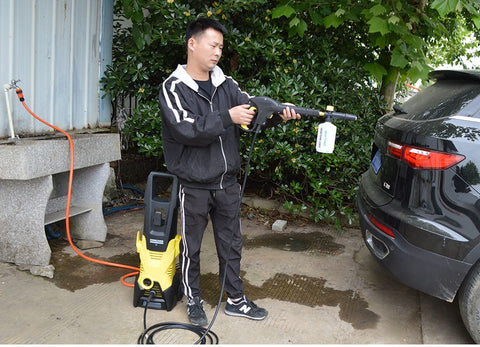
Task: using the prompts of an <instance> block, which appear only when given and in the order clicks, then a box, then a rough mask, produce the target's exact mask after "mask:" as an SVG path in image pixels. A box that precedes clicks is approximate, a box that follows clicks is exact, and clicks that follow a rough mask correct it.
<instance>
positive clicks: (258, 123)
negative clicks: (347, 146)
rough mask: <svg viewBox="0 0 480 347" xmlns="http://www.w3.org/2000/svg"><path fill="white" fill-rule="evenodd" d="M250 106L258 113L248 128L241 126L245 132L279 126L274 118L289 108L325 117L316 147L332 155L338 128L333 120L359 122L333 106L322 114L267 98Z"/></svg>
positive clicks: (255, 98)
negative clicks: (335, 109) (334, 109)
mask: <svg viewBox="0 0 480 347" xmlns="http://www.w3.org/2000/svg"><path fill="white" fill-rule="evenodd" d="M250 105H251V107H250V109H251V110H254V111H256V113H255V116H254V118H253V120H252V122H251V123H250V124H249V125H248V126H247V125H242V126H241V128H242V129H243V130H245V131H259V130H260V129H261V128H264V127H269V126H274V125H276V124H278V123H279V120H278V119H280V118H279V117H277V118H278V119H277V121H275V120H274V116H275V115H278V114H280V113H282V112H283V110H284V109H285V108H286V107H287V106H288V107H290V108H291V109H294V110H295V112H296V113H298V114H300V115H301V116H304V117H324V119H325V122H323V123H321V124H320V125H319V126H318V133H317V143H316V147H315V148H316V150H317V152H321V153H332V152H333V148H334V146H335V136H336V133H337V127H336V126H335V125H334V124H332V119H340V120H349V121H353V120H357V116H355V115H353V114H348V113H340V112H334V111H333V106H327V110H326V111H325V112H322V111H318V110H316V109H313V108H305V107H297V106H290V105H286V104H282V103H280V102H278V101H276V100H273V99H271V98H268V97H266V96H257V97H254V98H252V99H250Z"/></svg>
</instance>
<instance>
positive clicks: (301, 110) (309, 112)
mask: <svg viewBox="0 0 480 347" xmlns="http://www.w3.org/2000/svg"><path fill="white" fill-rule="evenodd" d="M287 106H288V107H290V108H291V109H293V110H295V112H296V113H298V114H299V115H301V116H304V117H309V116H312V117H318V116H320V115H321V112H320V111H318V110H315V109H313V108H306V107H297V106H290V105H285V106H284V107H283V108H282V112H283V110H284V109H285V108H287ZM280 113H281V112H280Z"/></svg>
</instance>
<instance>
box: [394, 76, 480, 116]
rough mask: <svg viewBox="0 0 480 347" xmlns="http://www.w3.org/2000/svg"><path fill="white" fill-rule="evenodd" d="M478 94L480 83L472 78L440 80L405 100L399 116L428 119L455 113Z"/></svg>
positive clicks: (479, 92)
mask: <svg viewBox="0 0 480 347" xmlns="http://www.w3.org/2000/svg"><path fill="white" fill-rule="evenodd" d="M479 95H480V83H479V82H476V81H474V80H440V81H438V82H437V83H435V84H434V85H432V86H430V87H428V88H425V89H424V90H423V91H421V92H419V93H417V94H416V95H415V96H413V97H412V98H410V99H409V100H407V101H406V102H405V103H404V104H403V105H401V108H402V109H403V111H405V112H406V113H405V114H397V116H399V117H404V118H408V119H411V120H418V121H420V120H430V119H438V118H442V117H449V116H453V115H455V114H457V113H458V112H459V111H460V110H461V109H463V108H464V107H465V106H466V105H467V104H469V103H470V102H471V101H472V100H473V99H474V98H476V97H477V96H479Z"/></svg>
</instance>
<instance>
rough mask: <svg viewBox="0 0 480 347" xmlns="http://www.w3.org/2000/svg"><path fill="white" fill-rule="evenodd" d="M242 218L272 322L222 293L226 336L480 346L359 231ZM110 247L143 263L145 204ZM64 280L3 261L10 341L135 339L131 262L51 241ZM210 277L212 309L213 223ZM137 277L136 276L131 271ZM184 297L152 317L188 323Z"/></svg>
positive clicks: (1, 306)
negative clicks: (250, 315) (388, 265)
mask: <svg viewBox="0 0 480 347" xmlns="http://www.w3.org/2000/svg"><path fill="white" fill-rule="evenodd" d="M248 216H249V217H250V218H246V217H244V218H243V219H242V229H243V234H244V251H243V259H242V278H243V279H244V283H245V292H246V294H247V295H248V296H249V298H250V299H252V300H254V301H255V303H256V304H258V305H259V306H261V307H264V308H266V309H267V310H268V311H269V316H268V317H267V318H266V319H265V320H263V321H251V320H247V319H245V318H238V317H230V316H227V315H225V314H224V313H223V308H224V305H225V303H224V302H223V303H222V305H221V308H220V311H219V312H218V315H217V317H216V321H215V323H214V325H213V327H212V330H213V331H214V332H215V334H217V335H218V337H219V340H220V343H222V344H253V343H256V344H391V343H392V344H436V343H441V344H462V343H472V340H471V339H470V337H469V335H468V333H467V332H466V330H465V328H464V327H463V324H462V321H461V318H460V315H459V312H458V308H457V306H456V303H453V304H450V303H447V302H443V301H441V300H438V299H435V298H432V297H429V296H427V295H424V294H421V293H420V292H418V291H415V290H413V289H411V288H408V287H406V286H403V285H402V284H400V283H398V282H397V281H396V280H394V279H393V278H392V277H391V276H390V275H389V274H388V273H387V272H386V271H385V270H384V269H383V268H382V267H381V266H380V265H379V264H378V263H377V262H376V261H375V259H374V258H373V257H372V256H371V255H370V253H369V252H368V250H367V248H366V246H365V245H364V243H363V241H362V239H361V236H360V231H359V230H358V229H356V228H350V229H346V230H344V232H343V233H339V232H338V231H337V230H336V229H335V228H333V227H330V226H326V225H323V224H310V223H307V222H305V221H302V220H291V221H289V223H288V226H287V229H286V230H285V232H283V233H274V232H272V231H271V223H269V222H268V221H266V219H265V218H261V215H260V214H259V213H255V211H254V212H250V213H249V214H248ZM106 222H107V225H108V236H107V240H106V242H105V244H104V245H103V247H100V248H93V249H89V250H86V251H85V254H86V255H88V256H90V257H96V258H100V259H102V260H108V261H111V262H119V263H122V264H127V265H132V266H138V264H139V260H138V255H137V253H136V248H135V238H136V233H137V231H138V230H141V228H142V226H143V210H138V211H131V212H120V213H115V214H112V215H109V216H106ZM50 245H51V248H52V259H51V263H52V264H53V265H54V266H55V269H56V270H55V276H54V278H53V279H48V278H43V277H36V276H33V275H31V274H30V273H29V272H25V271H20V270H19V269H18V268H17V267H16V266H15V265H12V264H6V263H0V312H1V314H0V343H1V344H9V343H15V344H26V343H37V344H67V343H68V344H92V343H95V344H110V343H114V344H134V343H136V341H137V338H138V336H139V335H140V334H141V332H142V331H143V314H144V310H143V309H142V308H139V307H137V308H136V307H134V306H133V289H132V288H129V287H126V286H123V285H122V284H121V283H120V277H121V276H122V275H124V274H126V273H128V272H129V271H128V270H123V269H116V268H111V267H107V266H103V265H98V264H94V263H90V262H88V261H86V260H84V259H83V258H80V257H79V256H78V255H76V254H75V253H74V252H73V251H72V249H71V248H70V246H69V245H68V242H66V241H65V240H63V239H56V240H51V241H50ZM201 261H202V275H201V279H200V282H201V286H202V289H203V295H202V296H203V299H204V300H205V304H204V306H205V309H206V312H207V316H208V318H209V319H211V318H212V317H213V315H214V313H215V309H216V303H217V301H218V296H219V291H220V285H219V280H218V275H217V271H218V263H217V257H216V254H215V246H214V241H213V233H212V230H211V226H210V225H209V226H208V228H207V232H206V234H205V237H204V241H203V247H202V254H201ZM127 281H129V282H133V279H130V280H127ZM185 304H186V303H185V298H183V299H182V300H181V301H180V302H178V303H177V305H176V306H175V308H174V309H173V310H172V311H170V312H167V311H163V310H148V312H147V316H146V317H147V326H150V325H152V324H156V323H159V322H165V321H174V322H183V323H188V318H187V315H186V309H185ZM196 339H197V338H196V336H195V335H193V334H192V333H190V332H187V331H179V330H169V331H166V332H165V333H162V334H161V335H159V336H157V337H156V340H155V342H156V343H158V344H191V343H193V342H195V341H196Z"/></svg>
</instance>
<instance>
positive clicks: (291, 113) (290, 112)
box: [280, 102, 301, 120]
mask: <svg viewBox="0 0 480 347" xmlns="http://www.w3.org/2000/svg"><path fill="white" fill-rule="evenodd" d="M283 104H284V105H291V106H295V105H293V104H290V103H286V102H285V103H283ZM280 117H282V119H283V120H291V119H300V118H301V116H300V115H299V114H298V113H296V112H295V110H294V109H293V108H290V107H288V106H287V108H285V109H284V110H283V112H282V113H280Z"/></svg>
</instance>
